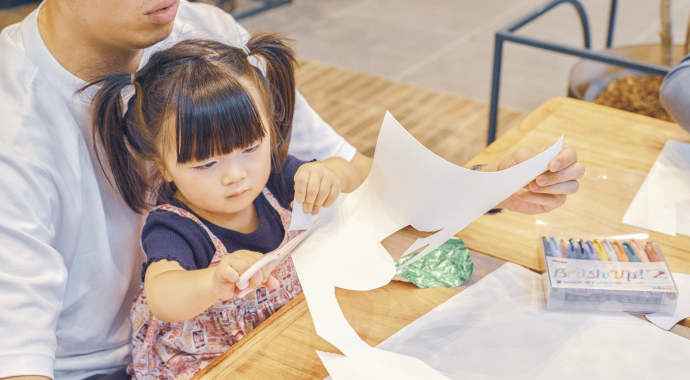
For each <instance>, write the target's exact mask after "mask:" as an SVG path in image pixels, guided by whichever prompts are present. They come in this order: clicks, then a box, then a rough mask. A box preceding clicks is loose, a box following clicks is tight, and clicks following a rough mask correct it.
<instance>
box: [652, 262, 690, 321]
mask: <svg viewBox="0 0 690 380" xmlns="http://www.w3.org/2000/svg"><path fill="white" fill-rule="evenodd" d="M673 281H675V283H676V289H678V303H677V304H676V311H675V313H673V315H670V314H667V313H654V314H650V315H648V316H647V319H648V320H649V321H650V322H652V323H654V324H655V325H657V326H659V327H661V328H662V329H664V330H670V329H671V328H673V326H675V324H676V323H678V321H680V320H682V319H685V318H688V317H690V274H684V273H674V274H673Z"/></svg>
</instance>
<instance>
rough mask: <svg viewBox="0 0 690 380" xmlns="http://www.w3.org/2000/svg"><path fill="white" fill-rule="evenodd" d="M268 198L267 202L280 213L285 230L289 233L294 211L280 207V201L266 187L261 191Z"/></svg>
mask: <svg viewBox="0 0 690 380" xmlns="http://www.w3.org/2000/svg"><path fill="white" fill-rule="evenodd" d="M261 192H262V193H263V195H264V197H266V200H267V201H268V203H270V204H271V206H273V208H274V209H275V210H276V211H277V212H278V215H280V220H281V222H283V228H285V231H287V229H288V227H289V226H290V221H291V220H292V211H290V210H288V209H286V208H284V207H283V206H281V205H280V202H278V199H277V198H276V197H275V195H273V193H271V191H270V190H268V188H266V187H264V189H263V190H262V191H261Z"/></svg>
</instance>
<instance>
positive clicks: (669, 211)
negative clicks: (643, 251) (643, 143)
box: [623, 140, 690, 236]
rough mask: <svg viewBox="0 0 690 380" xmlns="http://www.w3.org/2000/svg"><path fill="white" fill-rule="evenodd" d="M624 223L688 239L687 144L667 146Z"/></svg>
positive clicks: (689, 158) (689, 174)
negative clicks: (679, 235)
mask: <svg viewBox="0 0 690 380" xmlns="http://www.w3.org/2000/svg"><path fill="white" fill-rule="evenodd" d="M623 223H625V224H628V225H632V226H636V227H640V228H645V229H649V230H652V231H656V232H660V233H664V234H667V235H672V236H675V235H676V233H681V234H684V235H690V144H686V143H681V142H678V141H673V140H669V141H667V142H666V145H664V148H663V149H662V150H661V153H659V157H657V159H656V161H655V162H654V165H653V166H652V169H651V170H650V171H649V174H648V175H647V178H645V181H644V182H643V183H642V186H641V187H640V189H639V190H638V192H637V194H636V195H635V198H634V199H633V201H632V202H631V204H630V206H629V207H628V210H627V211H626V213H625V215H624V216H623Z"/></svg>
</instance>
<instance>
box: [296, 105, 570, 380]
mask: <svg viewBox="0 0 690 380" xmlns="http://www.w3.org/2000/svg"><path fill="white" fill-rule="evenodd" d="M561 148H562V138H561V140H559V141H558V142H557V143H556V144H554V146H552V147H551V148H549V149H548V150H546V151H545V152H543V153H541V154H539V155H538V156H536V157H533V158H532V159H530V160H528V161H526V162H524V163H522V164H520V165H517V166H515V167H512V168H510V169H507V170H503V171H500V172H495V173H482V172H476V171H471V170H468V169H464V168H462V167H459V166H456V165H454V164H451V163H449V162H447V161H445V160H443V159H442V158H440V157H438V156H437V155H435V154H433V153H432V152H431V151H429V150H428V149H426V148H425V147H424V146H423V145H422V144H420V143H419V142H418V141H417V140H415V139H414V137H412V136H411V135H410V134H409V133H408V132H407V131H406V130H405V129H404V128H403V127H402V126H401V125H400V124H399V123H398V122H397V121H396V120H395V119H394V118H393V116H391V115H390V114H389V113H386V116H385V118H384V121H383V125H382V127H381V131H380V133H379V138H378V143H377V145H376V152H375V155H374V163H373V167H372V170H371V173H370V174H369V176H368V178H367V179H366V180H365V181H364V183H363V184H362V185H361V186H360V187H359V188H358V189H357V190H355V191H354V192H352V193H351V194H343V195H341V196H340V197H339V198H338V200H337V201H336V203H335V204H334V205H333V206H332V207H330V208H331V209H332V210H330V211H329V212H324V213H323V214H322V212H320V213H319V214H318V216H319V217H320V218H322V219H323V222H322V224H321V227H319V229H317V230H316V231H314V232H313V233H312V235H311V236H310V237H309V238H308V239H306V240H305V241H304V242H303V243H302V245H300V246H299V247H298V248H296V249H295V251H294V252H293V254H292V259H293V262H294V264H295V268H296V269H297V274H298V275H299V278H300V282H301V284H302V289H303V290H304V294H305V297H306V300H307V303H308V305H309V310H310V312H311V316H312V319H313V321H314V326H315V328H316V332H317V334H318V335H319V336H321V337H322V338H324V339H326V340H327V341H328V342H330V343H331V344H333V345H334V346H335V347H336V348H338V349H339V350H340V352H342V353H343V354H344V355H345V356H341V355H335V356H334V354H325V353H324V354H320V358H321V360H322V361H323V363H324V365H325V366H326V368H327V369H328V370H329V372H330V374H331V376H333V378H334V379H336V380H347V379H358V380H360V379H369V378H371V379H374V378H375V379H419V378H424V379H443V378H445V377H443V376H441V375H439V374H438V373H437V372H436V371H434V370H433V369H431V368H430V367H429V366H428V365H427V364H425V363H423V362H422V361H420V360H417V359H413V358H409V357H404V356H402V357H401V356H399V355H394V354H390V353H386V352H382V351H380V350H378V349H376V348H372V347H370V346H369V345H367V344H366V343H365V342H364V341H362V339H361V338H360V337H359V336H358V335H357V333H356V332H355V331H354V330H353V329H352V327H351V326H350V325H349V324H348V322H347V320H346V319H345V317H344V316H343V313H342V311H341V309H340V306H339V305H338V301H337V299H336V297H335V287H339V288H344V289H351V290H361V291H366V290H370V289H375V288H379V287H381V286H384V285H386V284H387V283H388V282H390V280H391V279H392V278H393V276H394V275H395V271H396V268H395V263H394V262H393V259H392V258H391V256H390V254H389V253H388V252H387V251H386V250H385V249H384V248H383V246H382V245H381V241H382V240H383V239H385V238H386V237H388V236H390V235H391V234H393V233H395V232H396V231H398V230H400V229H401V228H403V227H405V226H408V225H412V226H413V227H414V228H416V229H418V230H421V231H436V232H435V233H434V234H433V235H431V236H429V237H427V238H424V239H419V240H417V241H416V242H415V243H414V244H413V249H411V250H410V251H413V250H414V249H416V247H422V246H424V245H428V246H427V247H426V248H425V249H424V250H423V251H422V252H421V253H420V254H418V255H417V256H416V257H415V259H412V260H410V261H408V263H412V262H414V261H415V260H416V259H417V258H421V257H422V256H423V255H425V254H426V253H428V252H430V251H432V250H433V249H434V248H436V247H438V246H439V245H441V244H442V243H444V242H445V241H447V240H448V239H449V238H451V237H452V236H453V235H455V234H456V233H457V232H458V231H460V230H461V229H463V228H464V227H466V226H467V225H468V224H470V223H471V222H472V221H474V220H475V219H476V218H478V217H480V216H481V215H483V214H484V213H485V212H486V211H488V210H490V209H491V208H493V207H495V206H496V205H497V204H498V203H500V202H501V201H503V200H504V199H506V198H508V197H509V196H510V195H511V194H513V193H515V192H516V191H517V190H519V189H520V188H522V187H523V186H525V185H527V184H528V183H529V182H530V181H532V180H533V179H534V178H535V177H536V176H538V175H539V174H541V173H543V172H544V171H545V170H546V169H547V165H548V163H549V161H551V159H553V158H554V157H555V156H556V154H558V152H559V151H560V150H561ZM293 210H294V211H293V220H294V221H295V223H296V224H297V223H299V222H300V221H302V222H304V221H305V220H306V221H307V224H306V225H308V223H309V219H310V217H309V216H305V215H300V214H303V213H302V208H301V207H300V206H299V205H298V204H295V207H293ZM294 228H296V227H295V226H292V227H290V229H294ZM300 228H301V227H300ZM300 228H297V229H300ZM363 373H369V374H370V375H367V376H364V377H362V376H363V375H362V374H363ZM374 374H375V375H374Z"/></svg>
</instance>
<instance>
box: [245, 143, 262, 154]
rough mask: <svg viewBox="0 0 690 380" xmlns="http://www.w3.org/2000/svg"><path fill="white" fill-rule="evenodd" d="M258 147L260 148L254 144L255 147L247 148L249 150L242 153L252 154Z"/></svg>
mask: <svg viewBox="0 0 690 380" xmlns="http://www.w3.org/2000/svg"><path fill="white" fill-rule="evenodd" d="M260 146H261V144H256V145H254V146H253V147H251V148H249V149H245V150H244V151H243V152H242V153H252V152H254V151H255V150H257V149H259V147H260Z"/></svg>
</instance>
